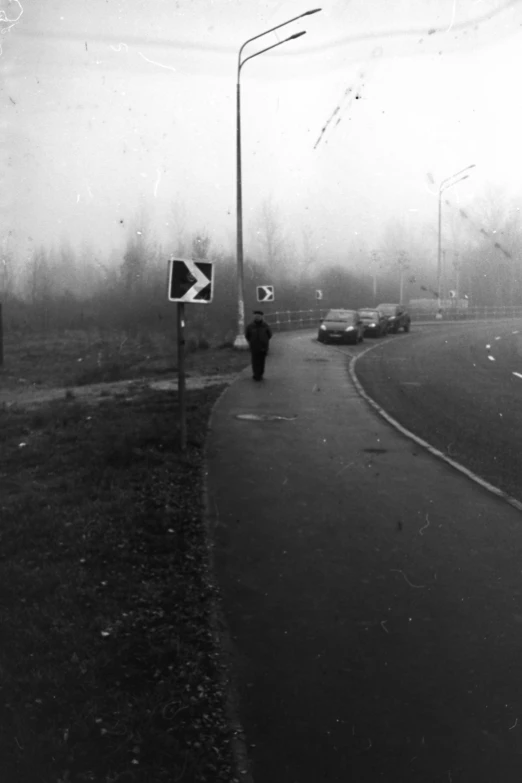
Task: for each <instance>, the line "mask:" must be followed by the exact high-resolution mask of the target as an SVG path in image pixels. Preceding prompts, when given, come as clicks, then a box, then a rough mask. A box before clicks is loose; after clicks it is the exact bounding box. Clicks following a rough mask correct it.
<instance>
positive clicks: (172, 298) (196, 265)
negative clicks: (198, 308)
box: [168, 256, 214, 304]
mask: <svg viewBox="0 0 522 783" xmlns="http://www.w3.org/2000/svg"><path fill="white" fill-rule="evenodd" d="M213 288H214V264H213V263H212V262H210V261H192V260H189V259H183V258H174V257H173V256H171V257H170V258H169V290H168V298H169V302H194V303H196V304H198V303H199V304H208V303H209V302H211V301H212V294H213Z"/></svg>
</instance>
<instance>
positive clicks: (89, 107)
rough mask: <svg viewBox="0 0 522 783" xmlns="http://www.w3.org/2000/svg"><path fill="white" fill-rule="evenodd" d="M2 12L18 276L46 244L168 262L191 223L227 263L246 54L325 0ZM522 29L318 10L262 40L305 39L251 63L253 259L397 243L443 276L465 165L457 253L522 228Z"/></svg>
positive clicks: (6, 189)
mask: <svg viewBox="0 0 522 783" xmlns="http://www.w3.org/2000/svg"><path fill="white" fill-rule="evenodd" d="M1 7H2V14H1V17H2V20H1V21H0V26H2V28H3V33H4V35H3V36H2V38H1V46H2V50H1V55H0V69H1V78H2V97H1V100H2V107H3V114H2V116H3V121H2V130H3V137H4V148H3V159H4V166H3V167H2V168H3V188H2V191H3V194H4V195H3V203H2V211H3V217H4V219H3V225H2V242H3V245H2V250H3V253H4V256H6V254H8V255H9V258H10V263H11V266H12V270H13V272H12V274H11V277H10V280H11V281H13V279H14V278H15V277H17V276H18V277H20V276H21V275H22V276H23V272H24V264H25V263H26V262H27V259H28V258H30V257H31V254H34V253H35V252H40V249H44V250H45V252H46V253H50V254H52V253H59V252H60V251H62V253H63V252H65V251H64V248H65V249H67V248H69V249H70V250H71V251H72V252H73V253H76V254H77V255H78V257H81V258H82V259H83V263H87V261H88V260H89V259H90V258H96V262H97V263H98V264H102V265H104V266H107V265H108V266H111V265H117V264H120V263H121V261H122V259H123V255H124V253H125V249H126V247H128V243H129V241H130V237H132V236H134V235H135V234H136V232H138V231H142V232H145V230H146V231H147V236H148V239H149V241H150V242H151V243H152V244H151V246H152V245H153V246H154V247H155V252H157V253H159V254H160V255H161V254H165V257H166V256H167V255H168V253H170V252H176V251H177V250H179V249H183V243H181V247H180V243H179V241H178V240H179V239H180V237H181V236H184V237H185V239H186V240H187V238H188V240H187V241H186V242H185V251H186V252H189V254H190V237H191V236H193V234H194V233H196V232H199V233H200V234H201V232H203V233H204V234H205V235H207V236H208V237H210V238H211V245H212V248H213V250H214V251H216V252H217V251H219V252H221V253H222V254H225V255H227V254H228V255H229V256H230V257H233V256H234V254H235V230H236V223H235V221H236V205H235V198H236V191H235V187H236V168H235V142H236V139H235V121H236V117H235V111H236V107H235V99H236V88H235V83H236V68H237V53H238V50H239V47H240V46H241V44H242V43H243V42H244V41H245V40H246V39H248V38H251V37H252V36H254V35H257V34H258V33H261V32H263V30H266V29H268V28H271V27H273V26H275V25H277V24H280V23H282V22H284V21H286V20H287V19H291V18H292V17H294V16H297V15H299V14H301V13H303V12H304V11H307V10H309V9H311V8H313V7H315V6H314V3H305V2H303V0H299V2H297V0H290V1H289V2H251V3H246V2H240V1H239V0H215V1H214V2H213V1H212V0H194V1H193V2H190V1H189V0H179V1H178V2H172V1H171V0H148V2H144V0H120V1H119V2H117V1H115V0H90V1H89V3H73V2H71V1H70V0H39V1H37V0H27V1H26V2H22V4H20V3H19V2H18V0H10V2H7V0H2V6H1ZM521 24H522V7H521V5H520V3H516V2H498V1H496V0H473V1H472V0H460V1H459V2H456V0H396V1H394V2H393V3H390V2H389V0H374V1H373V2H372V3H368V2H367V0H353V1H351V2H324V3H323V4H322V11H321V12H320V13H317V14H314V15H312V16H308V17H304V18H303V19H300V20H299V21H296V22H293V23H292V24H290V25H288V27H284V28H282V29H281V30H279V31H278V32H277V34H276V33H271V34H270V35H268V36H267V37H266V38H262V39H260V41H256V42H253V43H251V44H249V45H248V48H247V49H245V53H244V56H248V55H250V54H253V53H254V52H255V51H259V49H261V48H263V47H265V46H270V45H271V44H274V43H276V42H277V41H278V40H282V39H283V38H285V37H286V36H288V35H291V34H292V33H295V32H298V31H300V30H306V36H303V37H301V38H298V39H296V40H292V41H289V42H288V43H285V44H283V45H282V46H280V47H278V48H277V49H275V50H274V51H271V52H267V53H265V54H262V55H261V56H259V57H256V58H255V59H253V60H252V61H250V62H248V63H247V64H246V65H245V66H244V68H243V70H242V76H241V84H242V88H241V89H242V92H241V97H242V109H241V116H242V146H243V209H244V226H245V229H244V230H245V240H244V248H245V257H246V259H249V258H250V259H253V260H255V261H256V262H260V263H263V262H264V261H265V260H266V255H267V252H270V253H272V254H275V255H276V256H277V254H279V255H281V256H282V257H283V256H284V258H285V263H286V265H287V266H291V265H292V263H295V264H296V265H299V263H300V262H301V261H302V259H303V256H304V255H307V256H308V257H309V258H310V259H313V263H314V268H315V269H316V270H317V269H319V268H320V267H321V265H325V264H332V263H342V264H343V265H345V267H346V268H347V269H352V270H354V271H357V270H363V271H366V272H367V271H368V264H369V262H370V259H371V258H373V263H374V265H375V269H376V270H377V269H378V270H380V269H381V268H382V266H383V265H384V266H386V264H389V263H390V258H391V257H392V256H393V259H395V260H396V256H397V254H398V253H399V252H400V251H401V250H402V251H405V252H406V253H407V254H408V257H409V269H410V270H413V271H412V275H413V273H415V274H416V275H417V277H418V276H419V275H420V276H421V278H422V279H423V280H425V281H426V282H427V283H428V284H430V283H431V284H432V283H433V274H435V269H436V263H437V206H438V186H439V183H440V182H441V181H442V180H444V179H446V178H447V177H449V176H451V175H452V174H454V173H456V172H457V171H460V170H462V169H464V168H465V167H467V166H469V165H471V164H475V168H474V169H473V170H472V171H471V172H470V175H469V177H468V178H467V179H466V180H463V181H462V182H460V183H458V184H456V185H455V186H453V187H451V189H448V191H447V192H445V194H444V198H445V201H444V203H443V209H444V211H443V239H444V245H445V248H446V247H447V248H448V252H449V253H453V252H455V251H456V250H457V251H458V252H460V253H463V254H465V253H466V252H468V253H470V252H476V250H477V248H478V247H479V245H477V242H478V240H479V239H480V240H481V241H482V242H483V243H484V242H485V241H486V240H485V239H484V234H483V233H482V234H481V233H480V232H481V229H484V228H485V229H486V230H487V231H488V232H492V231H496V230H498V231H499V232H501V231H502V230H504V228H505V224H506V221H507V222H509V221H511V223H510V225H511V229H510V230H511V240H513V236H514V234H517V236H518V233H517V232H518V227H517V226H518V224H516V225H515V224H514V223H513V215H514V214H515V213H516V215H517V219H518V213H517V207H518V203H519V199H520V188H521V186H520V176H519V158H520V132H521V109H520V102H519V101H518V93H519V85H518V81H519V74H520V71H521V65H522V63H521V60H522V45H521V44H522V40H521V39H522V32H521ZM459 210H463V211H464V213H465V216H466V217H464V216H463V214H462V212H461V211H459ZM270 221H271V225H272V229H271V230H272V234H274V232H275V234H274V235H277V236H276V238H277V242H276V243H275V245H274V246H273V247H272V249H271V250H270V248H268V245H267V241H266V240H267V225H268V224H269V223H270ZM492 236H493V235H492V234H490V238H491V237H492ZM511 240H510V241H511ZM513 241H514V240H513ZM486 244H487V243H486ZM481 247H482V246H481ZM372 251H374V255H373V256H372V255H371V254H372ZM67 252H69V251H67ZM481 252H483V256H484V259H485V261H484V263H486V264H492V263H494V257H493V256H491V255H490V254H489V250H487V249H486V248H485V245H484V247H482V251H481ZM379 273H380V272H379ZM417 282H418V281H417ZM418 293H419V292H418V291H417V294H418Z"/></svg>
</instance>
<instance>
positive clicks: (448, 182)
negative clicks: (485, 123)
mask: <svg viewBox="0 0 522 783" xmlns="http://www.w3.org/2000/svg"><path fill="white" fill-rule="evenodd" d="M475 165H476V164H475V163H472V164H471V166H466V168H465V169H462V171H457V173H456V174H452V175H451V177H447V179H443V180H442V182H441V183H440V185H439V244H438V253H437V294H438V308H439V310H440V309H441V306H442V303H441V298H440V286H441V276H442V194H443V192H444V191H445V190H447V189H448V188H451V187H452V186H453V185H456V184H457V183H458V182H462V180H464V179H467V178H468V177H469V174H466V175H465V176H464V177H461V174H464V172H466V171H469V170H470V169H473V168H475ZM457 177H458V179H456V178H457Z"/></svg>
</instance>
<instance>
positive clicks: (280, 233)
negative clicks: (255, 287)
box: [256, 198, 286, 272]
mask: <svg viewBox="0 0 522 783" xmlns="http://www.w3.org/2000/svg"><path fill="white" fill-rule="evenodd" d="M256 237H257V240H258V242H259V244H260V245H261V247H262V250H263V256H264V261H265V263H266V266H267V269H268V271H269V272H278V271H279V270H282V269H283V268H284V266H285V261H286V258H285V250H286V247H285V245H286V238H285V234H284V230H283V226H282V223H281V221H280V219H279V217H278V214H277V209H276V207H275V205H274V202H273V200H272V198H267V199H265V200H264V201H263V202H262V204H261V208H260V210H259V215H258V219H257V226H256Z"/></svg>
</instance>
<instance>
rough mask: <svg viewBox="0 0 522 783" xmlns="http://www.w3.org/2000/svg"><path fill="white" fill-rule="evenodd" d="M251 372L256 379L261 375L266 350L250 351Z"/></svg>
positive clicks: (263, 369)
mask: <svg viewBox="0 0 522 783" xmlns="http://www.w3.org/2000/svg"><path fill="white" fill-rule="evenodd" d="M251 355H252V374H253V376H254V378H255V379H256V380H260V379H261V378H262V377H263V373H264V371H265V360H266V351H251Z"/></svg>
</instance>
